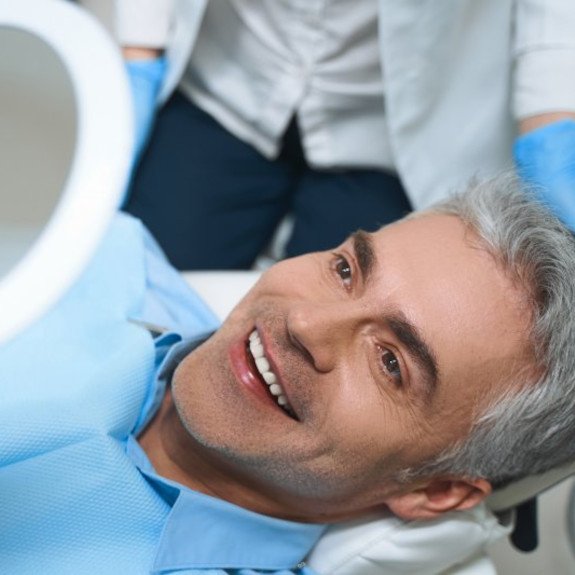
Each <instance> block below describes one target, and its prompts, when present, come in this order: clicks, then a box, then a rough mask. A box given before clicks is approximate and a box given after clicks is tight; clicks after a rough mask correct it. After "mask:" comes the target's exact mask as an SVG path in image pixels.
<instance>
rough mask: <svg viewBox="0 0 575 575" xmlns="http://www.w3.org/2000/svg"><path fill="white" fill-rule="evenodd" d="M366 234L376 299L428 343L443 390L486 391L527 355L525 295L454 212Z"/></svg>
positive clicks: (507, 375) (406, 222)
mask: <svg viewBox="0 0 575 575" xmlns="http://www.w3.org/2000/svg"><path fill="white" fill-rule="evenodd" d="M372 240H373V248H374V255H375V258H376V261H377V263H376V265H375V266H374V270H373V283H372V288H373V294H374V297H380V298H382V300H381V305H383V306H385V307H389V308H392V309H393V308H395V309H398V310H400V311H401V313H402V314H404V315H405V316H406V317H407V318H408V319H409V320H410V322H411V323H412V324H413V325H415V326H416V327H417V329H418V331H419V332H420V333H421V334H422V336H423V338H424V340H425V341H426V342H428V344H429V346H430V347H431V349H432V351H433V353H434V355H435V357H436V358H437V360H438V368H439V373H440V376H441V377H440V379H441V381H442V384H443V388H444V393H451V392H452V391H453V390H454V389H453V386H454V385H460V386H463V385H465V386H466V390H467V391H466V392H472V391H471V388H472V387H473V386H475V388H476V391H475V392H473V393H474V394H475V393H484V392H485V391H486V386H490V385H493V383H494V382H501V381H502V380H503V379H504V378H510V377H512V375H513V372H514V370H516V368H517V364H518V362H520V363H521V362H523V363H524V362H525V359H526V358H525V353H526V347H527V346H526V341H527V340H526V333H527V329H528V326H529V313H528V310H527V306H526V298H525V294H524V291H523V290H522V289H520V287H519V286H517V285H514V284H513V282H512V281H511V280H510V278H509V277H508V276H507V274H506V273H505V271H504V270H503V269H502V268H501V266H500V265H498V264H497V263H496V261H495V260H494V258H493V257H492V256H491V255H490V254H489V253H488V252H487V251H486V250H485V249H483V248H482V247H481V244H480V241H479V239H478V238H477V236H476V235H475V234H474V233H473V232H472V231H471V230H469V229H468V228H466V227H465V226H464V225H463V223H462V222H461V221H460V220H459V219H458V218H456V217H454V216H447V215H426V216H421V217H419V218H414V219H411V220H404V221H402V222H399V223H397V224H394V225H391V226H388V227H386V228H383V229H382V230H380V231H379V232H376V233H375V234H373V236H372ZM454 382H455V383H454ZM457 382H460V383H459V384H457ZM471 384H473V386H472V385H471ZM446 388H447V389H446ZM458 391H461V390H458Z"/></svg>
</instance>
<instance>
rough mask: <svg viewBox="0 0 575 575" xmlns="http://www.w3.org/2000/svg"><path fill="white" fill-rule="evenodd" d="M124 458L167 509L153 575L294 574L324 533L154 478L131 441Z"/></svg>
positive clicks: (320, 528)
mask: <svg viewBox="0 0 575 575" xmlns="http://www.w3.org/2000/svg"><path fill="white" fill-rule="evenodd" d="M128 454H129V455H130V457H131V458H132V460H133V461H134V463H135V464H136V465H137V466H138V467H139V468H140V471H141V472H142V473H143V474H144V475H145V476H146V477H147V478H148V480H149V481H150V482H151V483H152V485H153V486H154V488H155V489H156V491H157V492H158V494H159V495H160V496H161V497H162V498H163V499H164V500H165V501H167V502H168V503H169V504H170V505H172V509H171V511H170V513H169V515H168V518H167V520H166V523H165V524H164V530H163V532H162V536H161V538H160V542H159V544H158V548H157V552H156V558H155V561H154V567H153V570H152V572H153V573H162V572H165V571H171V570H176V569H209V568H219V569H263V570H271V571H278V570H282V569H288V570H289V569H295V568H296V567H298V564H300V563H301V561H302V560H303V558H304V557H305V556H306V555H307V554H308V553H309V551H310V550H311V548H312V547H313V545H315V543H316V541H317V540H318V539H319V537H320V536H321V534H322V533H323V531H324V530H325V527H326V526H325V525H318V524H311V523H296V522H294V521H286V520H283V519H276V518H274V517H269V516H267V515H260V514H259V513H254V512H253V511H248V510H247V509H244V508H242V507H239V506H237V505H234V504H232V503H229V502H227V501H223V500H221V499H217V498H215V497H210V496H209V495H204V494H202V493H198V492H196V491H193V490H191V489H188V488H187V487H185V486H183V485H180V484H178V483H176V482H174V481H170V480H168V479H165V478H163V477H160V476H159V475H157V474H156V473H155V472H154V470H153V468H152V466H151V464H150V462H149V460H148V458H147V456H146V454H145V453H144V451H143V450H142V448H141V447H140V446H139V444H138V443H137V441H136V440H135V439H134V438H133V437H130V440H129V443H128Z"/></svg>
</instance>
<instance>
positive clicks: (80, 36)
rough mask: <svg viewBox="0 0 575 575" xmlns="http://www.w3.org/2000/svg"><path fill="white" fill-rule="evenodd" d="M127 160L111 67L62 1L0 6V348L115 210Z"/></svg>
mask: <svg viewBox="0 0 575 575" xmlns="http://www.w3.org/2000/svg"><path fill="white" fill-rule="evenodd" d="M131 154H132V107H131V99H130V93H129V89H128V84H127V79H126V77H125V72H124V67H123V63H122V61H121V58H120V55H119V53H118V50H117V48H116V46H115V45H114V44H113V42H112V40H111V39H109V38H108V36H107V33H106V32H105V31H104V30H103V29H102V28H101V27H100V25H99V24H98V23H97V22H96V21H95V20H94V19H93V18H92V17H91V16H89V15H88V14H87V13H86V12H84V11H83V10H82V9H80V8H78V7H77V6H75V5H73V4H71V3H69V2H65V1H63V0H3V1H2V2H1V3H0V178H2V181H1V182H0V310H2V321H0V343H1V342H2V341H5V340H6V339H7V338H9V337H12V336H13V335H14V334H15V333H17V332H18V331H19V330H22V329H24V328H25V327H26V325H28V324H29V323H30V322H32V321H34V319H35V318H37V317H39V316H40V315H41V314H42V313H44V312H45V311H46V310H47V309H48V308H49V307H50V306H51V305H53V304H54V303H55V302H56V300H57V299H58V298H59V297H60V296H61V295H62V294H63V293H64V292H65V290H66V289H67V288H68V287H69V286H70V285H71V283H72V282H73V281H74V280H75V279H76V278H77V276H78V274H79V273H80V272H81V271H82V269H83V267H84V266H85V264H86V262H87V261H88V259H89V258H90V257H91V255H92V253H93V251H94V249H95V247H96V246H97V244H98V242H99V240H100V238H101V236H102V234H103V233H104V231H105V229H106V226H107V224H108V223H109V221H110V219H111V217H112V216H113V213H114V212H115V210H116V209H117V206H118V203H119V201H120V198H121V196H122V194H123V192H124V189H125V186H126V183H127V178H128V174H129V168H130V162H131Z"/></svg>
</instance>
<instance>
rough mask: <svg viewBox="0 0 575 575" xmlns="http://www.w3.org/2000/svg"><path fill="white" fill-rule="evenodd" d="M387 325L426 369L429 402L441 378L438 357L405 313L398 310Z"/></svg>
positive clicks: (388, 320) (426, 393) (423, 368)
mask: <svg viewBox="0 0 575 575" xmlns="http://www.w3.org/2000/svg"><path fill="white" fill-rule="evenodd" d="M387 325H388V326H389V328H390V329H391V331H393V333H394V335H395V337H397V339H398V340H399V341H400V342H401V343H402V344H403V345H404V346H405V349H406V350H407V353H409V355H410V356H411V357H412V358H413V360H414V361H415V362H416V363H417V364H418V365H419V367H420V368H421V369H422V370H423V371H424V373H425V377H424V385H425V394H424V395H425V399H426V401H427V402H428V401H429V400H430V399H431V398H432V396H433V394H434V393H435V390H436V389H437V381H438V379H439V369H438V367H437V359H436V357H435V354H434V353H433V351H432V350H431V348H430V347H429V346H428V345H427V343H426V342H425V340H424V339H423V337H422V336H421V334H420V333H419V331H418V329H417V328H416V327H415V326H414V325H413V324H412V323H411V322H410V321H409V320H408V319H407V318H406V317H405V316H404V315H403V313H402V312H398V311H396V312H395V313H394V314H392V315H391V316H390V317H388V318H387Z"/></svg>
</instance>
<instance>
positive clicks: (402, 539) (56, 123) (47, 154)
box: [0, 0, 575, 575]
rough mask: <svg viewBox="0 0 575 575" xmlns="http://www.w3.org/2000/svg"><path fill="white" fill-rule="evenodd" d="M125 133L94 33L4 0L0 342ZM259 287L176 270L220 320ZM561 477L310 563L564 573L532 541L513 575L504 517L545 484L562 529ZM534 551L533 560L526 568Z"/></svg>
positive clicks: (382, 531)
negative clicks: (554, 497) (555, 496)
mask: <svg viewBox="0 0 575 575" xmlns="http://www.w3.org/2000/svg"><path fill="white" fill-rule="evenodd" d="M131 134H132V122H131V100H130V95H129V91H128V86H127V82H126V78H125V77H124V74H123V67H122V63H121V61H120V58H119V55H118V53H117V50H116V49H115V47H114V46H113V44H112V42H111V41H110V40H109V38H108V36H107V35H106V33H105V32H104V31H103V30H102V29H101V28H100V27H99V26H98V25H97V24H96V23H95V22H94V21H93V20H92V19H91V18H89V17H88V16H87V15H86V14H85V13H83V12H82V11H81V10H80V9H78V8H77V7H75V6H74V5H72V4H70V3H68V2H65V1H64V0H3V2H2V3H0V175H1V176H2V178H3V179H4V181H3V182H2V185H1V186H0V310H2V321H1V322H0V345H9V344H10V340H11V339H12V338H15V337H16V336H17V335H18V334H19V333H22V332H23V331H25V330H26V329H27V328H29V327H30V326H31V325H33V324H34V323H35V322H37V321H39V319H40V318H41V317H42V316H43V315H44V314H46V313H48V312H49V310H50V309H51V308H52V307H53V306H56V305H58V301H59V300H60V298H61V297H62V296H63V294H65V293H66V292H67V290H69V288H70V287H71V286H72V285H73V284H74V281H75V280H76V278H77V277H78V276H79V274H80V273H81V271H82V270H83V269H84V267H85V265H86V263H87V262H88V261H89V260H90V257H91V256H92V254H93V253H94V250H95V249H96V247H97V246H98V244H99V243H100V241H101V240H102V238H103V236H104V235H105V233H106V229H107V226H108V223H109V222H110V220H111V218H112V216H113V214H114V212H115V211H116V209H117V206H118V205H119V203H120V200H121V196H122V194H123V192H124V190H125V188H126V185H127V181H128V174H129V170H130V164H131V150H132V137H131ZM258 277H259V273H258V272H194V273H187V274H185V279H186V280H187V281H188V283H189V284H190V285H191V286H192V287H193V288H194V289H195V290H196V291H198V292H199V293H200V295H202V296H203V297H204V298H205V299H206V301H207V302H208V303H209V304H210V305H211V306H212V308H213V309H214V311H215V312H216V314H217V315H218V316H219V317H220V318H222V319H223V318H224V317H225V316H226V315H227V313H228V312H229V310H230V309H231V308H232V307H233V305H234V304H235V302H237V300H238V299H239V298H240V297H241V295H243V293H245V292H246V291H247V290H248V289H249V287H250V286H251V285H252V284H253V283H254V282H255V281H256V280H257V278H258ZM47 336H49V334H48V335H47ZM0 396H1V390H0ZM0 441H1V438H0ZM573 473H575V465H570V466H566V467H564V468H561V469H558V470H553V471H552V472H550V473H548V474H545V475H544V476H542V477H535V478H528V479H527V480H525V481H522V482H519V483H517V484H515V485H512V486H509V487H508V488H506V489H504V490H501V491H499V492H496V493H495V494H494V495H493V496H492V497H491V498H490V500H488V502H487V504H486V505H482V506H479V507H477V508H476V509H474V510H471V511H469V512H459V513H454V514H449V515H447V516H445V517H443V518H441V519H439V520H436V521H431V522H419V523H418V522H413V523H405V522H401V521H399V520H398V519H397V518H395V517H393V516H391V515H386V514H385V513H382V514H379V515H374V516H371V517H367V518H363V519H362V520H361V521H353V522H349V523H346V524H340V525H337V526H333V527H331V528H330V529H329V530H328V532H327V533H326V535H325V536H324V537H323V538H322V539H321V540H320V542H319V544H318V545H317V547H316V549H315V550H314V551H313V552H312V554H311V556H310V557H309V560H308V563H309V565H310V566H311V567H313V568H315V569H316V570H317V571H318V572H319V573H320V574H322V575H328V574H334V575H378V574H379V575H392V574H393V575H396V574H397V575H399V574H405V573H413V574H416V575H432V574H443V575H447V574H452V575H455V574H458V575H490V574H492V573H494V572H495V571H494V567H493V564H492V562H491V560H490V559H489V558H488V556H487V555H486V554H485V552H484V548H485V546H487V545H490V546H491V545H496V546H498V547H497V549H495V550H494V552H493V557H495V562H496V564H497V566H498V572H499V573H501V574H503V575H505V574H515V573H517V572H519V571H521V572H522V574H523V575H531V574H533V575H535V573H537V574H540V573H542V572H550V573H553V574H554V575H566V574H567V573H570V572H572V570H570V567H569V564H570V562H571V561H572V556H571V555H570V550H569V549H568V548H567V547H566V545H564V546H563V548H557V547H553V545H552V543H553V542H549V541H546V540H545V538H544V537H541V545H540V546H539V548H538V549H537V551H535V553H534V554H532V555H529V556H527V557H528V559H527V561H526V562H524V563H529V564H531V567H533V566H535V567H534V568H533V569H532V570H530V566H529V565H525V564H522V565H521V567H519V568H518V567H517V565H518V562H520V561H521V560H522V558H521V557H519V558H517V557H516V556H514V555H512V553H513V552H512V551H511V549H510V548H509V547H506V545H507V544H505V543H504V540H505V536H506V535H508V534H510V533H511V532H512V530H513V529H512V525H513V515H514V513H515V512H514V511H513V510H514V509H516V508H518V506H520V505H521V504H523V503H525V502H526V501H530V500H533V498H534V497H536V496H537V494H539V493H540V492H542V491H543V490H545V489H548V488H549V487H550V486H551V485H554V484H555V483H560V486H561V489H562V498H560V499H559V503H558V506H557V509H556V510H554V512H553V513H552V514H551V517H548V518H547V521H548V524H549V525H551V526H553V528H556V527H557V526H559V527H560V528H562V525H563V523H564V520H565V515H566V510H567V497H566V495H567V494H568V491H569V488H570V483H568V482H566V481H565V480H566V478H568V477H569V476H570V475H572V474H573ZM555 490H556V488H555V489H554V490H552V491H555ZM547 497H548V496H547V494H545V495H543V496H540V497H538V498H539V499H540V500H541V501H547V499H546V498H547ZM0 500H1V494H0ZM544 510H545V507H544ZM542 515H543V514H542ZM518 525H523V520H522V519H520V520H519V523H518ZM544 529H547V527H545V528H544ZM562 531H563V537H564V540H565V541H567V536H566V534H565V529H563V528H562ZM528 534H531V535H532V529H531V531H529V530H528ZM0 537H1V535H0ZM538 553H539V554H540V555H541V557H542V559H541V561H539V560H537V561H534V560H533V559H532V558H533V557H535V556H536V555H537V554H538ZM559 555H561V556H562V557H563V559H562V561H563V562H562V563H561V564H560V565H559V566H558V563H557V557H558V556H559ZM509 557H511V562H512V563H511V566H506V563H505V561H506V560H508V559H509ZM554 561H555V562H554ZM0 562H1V560H0ZM0 564H1V563H0ZM499 566H500V567H499Z"/></svg>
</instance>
